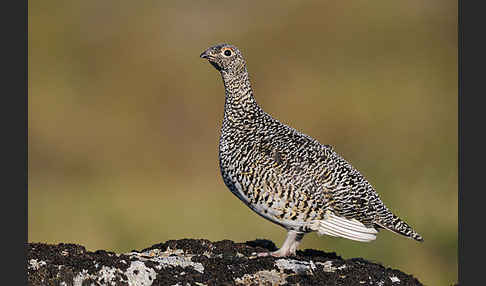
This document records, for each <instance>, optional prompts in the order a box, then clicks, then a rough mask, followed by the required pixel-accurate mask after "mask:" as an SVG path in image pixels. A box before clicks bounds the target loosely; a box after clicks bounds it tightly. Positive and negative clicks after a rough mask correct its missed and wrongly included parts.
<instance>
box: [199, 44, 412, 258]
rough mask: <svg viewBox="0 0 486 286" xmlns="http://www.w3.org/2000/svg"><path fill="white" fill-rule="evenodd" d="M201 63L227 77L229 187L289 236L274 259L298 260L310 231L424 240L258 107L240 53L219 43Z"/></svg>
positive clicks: (224, 164)
mask: <svg viewBox="0 0 486 286" xmlns="http://www.w3.org/2000/svg"><path fill="white" fill-rule="evenodd" d="M201 57H202V58H206V59H208V61H209V62H210V63H211V64H212V65H213V66H214V67H215V68H216V69H217V70H218V71H219V72H220V73H221V76H222V78H223V83H224V87H225V94H226V97H225V106H224V119H223V124H222V128H221V137H220V142H219V161H220V168H221V174H222V177H223V180H224V183H225V184H226V186H227V187H228V188H229V189H230V191H231V192H233V194H235V195H236V196H237V197H238V198H239V199H240V200H242V201H243V202H244V203H245V204H246V205H247V206H249V207H250V208H251V209H252V210H253V211H255V212H256V213H258V214H259V215H261V216H263V217H264V218H266V219H268V220H270V221H272V222H274V223H277V224H279V225H281V226H283V227H284V228H286V229H287V230H288V235H287V239H286V241H285V242H284V245H283V246H282V248H281V249H280V250H278V251H276V252H274V253H272V255H274V256H285V255H289V254H295V250H296V249H297V247H298V244H299V242H300V240H301V239H302V237H303V236H304V234H305V233H308V232H312V231H316V232H318V233H319V234H327V235H331V236H337V237H345V238H348V239H352V240H357V241H371V240H374V239H375V237H376V233H377V230H376V229H377V228H380V227H381V228H386V229H389V230H391V231H393V232H396V233H399V234H402V235H405V236H407V237H410V238H413V239H415V240H418V241H422V237H421V236H420V235H419V234H417V233H416V232H415V231H414V230H413V229H412V228H411V227H410V226H409V225H408V224H406V223H405V222H404V221H402V220H401V219H400V218H398V217H397V216H395V215H394V214H393V213H391V212H390V211H389V210H388V209H387V208H386V207H385V205H384V204H383V202H382V201H381V200H380V198H379V197H378V194H377V193H376V191H375V190H374V189H373V187H372V186H371V184H370V183H369V182H368V181H367V180H366V179H365V178H364V177H363V176H362V175H361V174H360V173H359V172H358V171H357V170H356V169H355V168H354V167H353V166H351V165H350V164H349V163H348V162H347V161H346V160H344V159H343V158H342V157H341V156H340V155H338V154H337V153H336V152H335V151H334V150H333V148H332V147H331V146H329V145H322V144H320V143H319V142H318V141H317V140H315V139H313V138H311V137H310V136H308V135H305V134H303V133H300V132H298V131H297V130H295V129H293V128H291V127H289V126H287V125H285V124H282V123H281V122H279V121H278V120H276V119H274V118H273V117H272V116H270V115H269V114H267V113H266V112H265V111H263V110H262V109H261V108H260V106H259V105H258V104H257V103H256V101H255V98H254V97H253V91H252V88H251V84H250V80H249V76H248V72H247V69H246V63H245V60H244V58H243V56H242V54H241V52H240V51H239V50H238V48H236V47H235V46H232V45H228V44H220V45H216V46H213V47H210V48H208V49H207V50H206V51H204V52H203V53H202V54H201Z"/></svg>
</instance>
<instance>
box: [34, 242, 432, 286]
mask: <svg viewBox="0 0 486 286" xmlns="http://www.w3.org/2000/svg"><path fill="white" fill-rule="evenodd" d="M27 247H28V250H27V271H28V281H29V285H66V286H69V285H75V286H77V285H79V286H81V285H82V286H85V285H137V286H138V285H178V286H186V285H377V286H380V285H382V286H384V285H393V286H397V285H422V284H421V283H420V282H419V281H418V280H417V279H416V278H414V277H413V276H411V275H408V274H405V273H403V272H401V271H400V270H396V269H391V268H387V267H384V266H382V265H379V264H376V263H372V262H369V261H367V260H364V259H362V258H353V259H342V258H341V257H339V256H337V255H336V254H335V253H326V252H322V251H316V250H311V249H306V250H304V251H297V255H296V256H293V257H287V258H274V257H263V258H261V257H259V258H257V257H254V256H252V253H254V252H262V251H267V250H270V251H272V250H275V249H276V247H275V244H274V243H273V242H271V241H268V240H255V241H248V242H246V243H234V242H232V241H230V240H223V241H217V242H211V241H209V240H205V239H181V240H170V241H167V242H165V243H160V244H156V245H153V246H151V247H149V248H146V249H144V250H141V251H136V250H133V251H132V252H129V253H123V254H116V253H113V252H109V251H105V250H97V251H94V252H91V251H87V250H86V249H85V248H84V247H83V246H81V245H76V244H64V243H61V244H57V245H50V244H43V243H29V244H28V245H27Z"/></svg>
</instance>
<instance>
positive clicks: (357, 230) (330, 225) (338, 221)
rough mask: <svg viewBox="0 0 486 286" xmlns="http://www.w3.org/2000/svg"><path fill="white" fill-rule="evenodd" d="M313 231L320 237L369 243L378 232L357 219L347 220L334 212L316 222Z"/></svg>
mask: <svg viewBox="0 0 486 286" xmlns="http://www.w3.org/2000/svg"><path fill="white" fill-rule="evenodd" d="M313 225H314V226H313V227H312V229H313V230H315V231H317V232H318V233H319V234H320V235H323V234H326V235H330V236H336V237H344V238H347V239H351V240H356V241H361V242H369V241H372V240H375V239H376V234H377V233H378V231H377V230H376V229H374V228H372V227H371V228H370V227H366V226H365V225H364V224H362V223H361V222H359V221H357V220H356V219H347V218H344V217H340V216H337V215H335V214H333V213H332V212H329V213H328V214H327V215H326V218H325V219H323V220H319V221H315V222H314V223H313Z"/></svg>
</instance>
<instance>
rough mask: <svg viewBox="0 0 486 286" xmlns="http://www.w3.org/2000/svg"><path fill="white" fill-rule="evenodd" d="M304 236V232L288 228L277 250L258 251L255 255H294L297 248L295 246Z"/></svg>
mask: <svg viewBox="0 0 486 286" xmlns="http://www.w3.org/2000/svg"><path fill="white" fill-rule="evenodd" d="M303 237H304V233H302V232H296V231H295V230H289V231H288V232H287V238H286V239H285V241H284V243H283V245H282V247H280V249H279V250H277V251H274V252H261V253H258V254H257V255H258V256H259V257H264V256H269V255H271V256H273V257H285V256H289V255H295V252H296V250H297V247H298V246H299V244H300V241H301V240H302V238H303Z"/></svg>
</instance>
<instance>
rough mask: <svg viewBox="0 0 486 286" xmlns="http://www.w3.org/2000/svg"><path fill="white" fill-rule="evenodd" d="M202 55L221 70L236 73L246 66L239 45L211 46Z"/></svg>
mask: <svg viewBox="0 0 486 286" xmlns="http://www.w3.org/2000/svg"><path fill="white" fill-rule="evenodd" d="M200 57H201V58H203V59H207V60H208V61H209V63H210V64H212V65H213V66H214V67H215V68H216V69H217V70H218V71H220V72H228V73H235V72H239V71H240V70H241V69H242V68H244V67H245V60H244V59H243V55H242V54H241V52H240V51H239V50H238V48H237V47H235V46H233V45H229V44H219V45H215V46H212V47H209V48H208V49H206V50H205V51H204V52H202V54H201V56H200Z"/></svg>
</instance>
